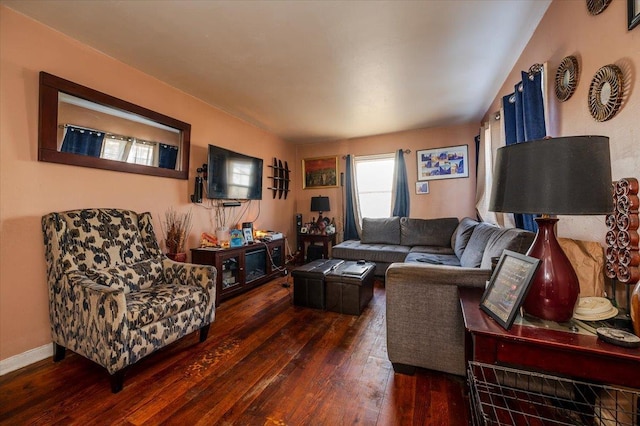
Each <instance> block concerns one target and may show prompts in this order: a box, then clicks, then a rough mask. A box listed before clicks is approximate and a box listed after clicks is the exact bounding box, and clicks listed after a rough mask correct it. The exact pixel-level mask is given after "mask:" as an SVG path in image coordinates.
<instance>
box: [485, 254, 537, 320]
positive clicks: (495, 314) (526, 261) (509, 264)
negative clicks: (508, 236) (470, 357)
mask: <svg viewBox="0 0 640 426" xmlns="http://www.w3.org/2000/svg"><path fill="white" fill-rule="evenodd" d="M539 264H540V259H536V258H534V257H530V256H525V255H524V254H520V253H516V252H514V251H510V250H505V251H504V252H503V253H502V256H500V260H499V261H498V265H497V266H496V269H495V271H494V272H493V275H491V280H489V285H488V286H487V289H486V290H485V292H484V294H483V295H482V300H480V309H482V310H483V311H484V312H486V313H487V314H488V315H489V316H491V318H493V319H494V320H496V322H497V323H498V324H500V325H501V326H502V327H504V328H505V329H507V330H508V329H510V328H511V325H512V324H513V321H514V320H515V319H516V315H517V314H518V309H520V305H522V302H523V301H524V298H525V297H527V292H528V291H529V286H530V284H531V279H532V278H533V275H534V274H535V272H536V270H537V269H538V265H539Z"/></svg>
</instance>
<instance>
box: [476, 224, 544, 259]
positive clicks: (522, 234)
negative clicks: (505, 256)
mask: <svg viewBox="0 0 640 426" xmlns="http://www.w3.org/2000/svg"><path fill="white" fill-rule="evenodd" d="M534 237H535V234H534V233H533V232H529V231H525V230H523V229H517V228H509V229H500V230H495V231H494V232H493V233H492V234H491V236H490V237H489V240H488V241H487V245H486V247H485V249H484V253H483V255H482V262H480V268H482V269H490V268H491V258H492V257H500V256H501V255H502V252H503V251H504V250H511V251H515V252H517V253H522V254H524V253H526V252H527V250H529V247H531V243H533V238H534Z"/></svg>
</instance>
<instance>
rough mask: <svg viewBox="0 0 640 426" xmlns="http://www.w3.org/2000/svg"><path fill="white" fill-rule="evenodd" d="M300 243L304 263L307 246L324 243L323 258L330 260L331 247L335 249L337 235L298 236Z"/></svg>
mask: <svg viewBox="0 0 640 426" xmlns="http://www.w3.org/2000/svg"><path fill="white" fill-rule="evenodd" d="M298 241H300V253H301V254H302V259H303V262H304V259H305V258H306V257H305V252H306V245H307V244H314V243H322V257H323V258H324V259H329V245H331V247H333V246H334V245H335V243H336V234H335V232H334V233H333V234H298Z"/></svg>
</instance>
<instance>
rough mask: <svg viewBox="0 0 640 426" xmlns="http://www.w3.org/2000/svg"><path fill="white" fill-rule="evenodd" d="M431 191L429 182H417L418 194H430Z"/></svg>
mask: <svg viewBox="0 0 640 426" xmlns="http://www.w3.org/2000/svg"><path fill="white" fill-rule="evenodd" d="M428 193H429V182H416V194H418V195H422V194H428Z"/></svg>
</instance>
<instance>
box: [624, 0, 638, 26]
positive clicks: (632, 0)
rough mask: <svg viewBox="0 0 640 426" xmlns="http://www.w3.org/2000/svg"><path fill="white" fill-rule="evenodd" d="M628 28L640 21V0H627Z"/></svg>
mask: <svg viewBox="0 0 640 426" xmlns="http://www.w3.org/2000/svg"><path fill="white" fill-rule="evenodd" d="M627 2H628V3H627V7H628V12H627V16H628V17H629V29H632V28H633V27H635V26H636V25H638V24H639V23H640V0H627Z"/></svg>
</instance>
